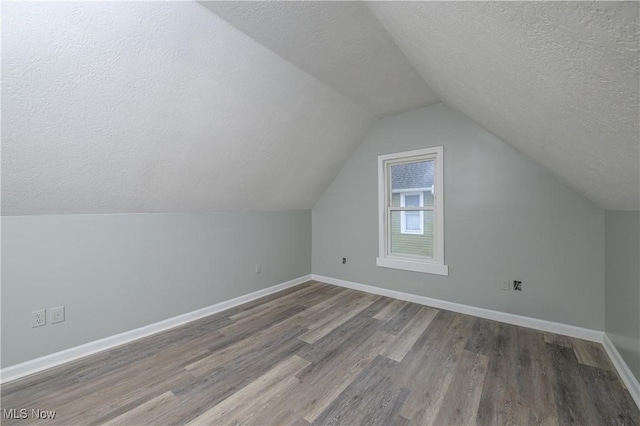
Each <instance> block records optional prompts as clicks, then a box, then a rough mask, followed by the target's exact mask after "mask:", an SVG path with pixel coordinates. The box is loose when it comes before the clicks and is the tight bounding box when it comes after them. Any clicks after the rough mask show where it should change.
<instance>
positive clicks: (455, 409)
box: [435, 351, 489, 425]
mask: <svg viewBox="0 0 640 426" xmlns="http://www.w3.org/2000/svg"><path fill="white" fill-rule="evenodd" d="M488 365H489V358H488V357H487V356H485V355H481V354H477V353H474V352H469V351H463V353H462V355H461V356H460V359H459V360H458V364H456V366H455V368H456V374H455V376H454V378H453V380H452V381H451V383H450V384H449V387H448V389H447V393H446V394H445V396H444V398H443V400H442V404H441V406H440V408H439V410H438V414H437V415H436V418H435V424H441V425H469V424H475V423H476V415H477V413H478V406H479V405H480V397H481V396H482V388H483V386H484V378H485V375H486V374H487V367H488Z"/></svg>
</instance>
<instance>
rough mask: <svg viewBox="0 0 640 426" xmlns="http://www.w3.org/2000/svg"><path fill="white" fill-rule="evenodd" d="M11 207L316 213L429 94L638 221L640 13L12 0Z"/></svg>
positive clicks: (444, 5) (7, 85)
mask: <svg viewBox="0 0 640 426" xmlns="http://www.w3.org/2000/svg"><path fill="white" fill-rule="evenodd" d="M2 9H3V10H2V77H3V82H2V213H3V214H5V215H7V214H9V215H10V214H43V213H55V214H64V213H114V212H117V213H127V212H204V211H217V210H283V209H300V208H310V207H312V206H313V205H314V203H315V202H316V200H317V199H318V198H319V197H320V196H321V194H322V193H323V192H324V190H325V189H326V187H327V186H328V185H329V183H330V182H331V180H332V179H333V178H334V177H335V175H336V174H337V173H338V171H339V170H340V167H341V166H342V164H343V162H344V161H345V160H346V158H347V157H348V155H349V154H350V152H352V151H353V149H354V148H355V146H356V145H357V144H358V142H359V141H360V140H361V139H362V137H363V136H364V134H365V133H366V132H367V130H368V129H369V128H370V126H371V125H372V123H373V121H374V120H375V118H376V117H378V116H383V115H388V114H394V113H397V112H400V111H403V110H406V109H410V108H414V107H416V106H421V105H428V104H431V103H433V102H435V101H436V100H437V99H440V100H442V101H444V102H445V103H446V104H448V105H450V106H452V107H454V108H456V109H458V110H460V111H462V112H464V113H465V114H467V115H468V116H469V117H471V118H472V119H474V120H475V121H477V122H478V123H480V124H481V125H483V126H484V127H485V128H486V129H488V130H489V131H491V132H492V133H494V134H496V135H497V136H499V137H500V138H501V139H503V140H504V141H506V142H507V143H510V144H511V145H513V146H514V147H515V148H517V149H519V150H520V151H521V152H523V153H525V154H527V155H529V156H530V157H532V158H533V159H535V160H537V161H538V162H539V163H541V164H542V165H544V166H546V167H547V168H548V169H549V170H550V171H551V172H552V173H553V174H555V175H556V176H558V177H559V178H560V179H561V180H563V181H564V182H566V183H567V184H568V185H570V186H572V187H573V188H575V189H576V190H578V191H579V192H581V193H582V194H584V195H585V196H587V197H589V198H590V199H591V200H593V201H594V202H596V203H597V204H598V205H600V206H602V207H604V208H608V209H621V210H638V209H640V123H639V115H640V107H639V85H640V83H639V82H640V75H639V73H640V71H639V70H640V63H639V62H640V60H639V48H638V44H639V40H638V37H639V35H638V34H639V24H638V3H637V2H623V3H611V2H368V3H366V4H365V3H361V2H276V3H274V2H270V3H246V2H240V3H238V2H229V3H227V2H213V3H209V2H205V3H203V4H199V3H196V2H135V1H131V2H113V3H112V2H87V3H64V2H60V3H35V2H34V3H27V2H15V3H13V2H8V3H4V4H3V8H2Z"/></svg>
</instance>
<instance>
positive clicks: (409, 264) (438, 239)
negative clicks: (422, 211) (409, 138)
mask: <svg viewBox="0 0 640 426" xmlns="http://www.w3.org/2000/svg"><path fill="white" fill-rule="evenodd" d="M422 159H429V160H433V161H434V168H435V170H434V184H433V195H434V199H433V203H434V206H433V211H434V228H433V231H434V236H433V238H434V240H435V241H434V247H433V248H434V257H433V259H429V260H426V259H422V258H418V257H411V256H398V255H395V256H394V255H390V253H389V243H390V233H391V223H390V222H391V221H390V214H389V211H390V206H391V200H390V197H391V194H392V193H393V191H392V190H391V185H390V184H391V182H390V181H391V176H390V173H389V170H390V164H401V163H403V162H415V161H418V160H422ZM413 191H414V192H415V190H413ZM376 265H377V266H381V267H385V268H394V269H403V270H407V271H414V272H423V273H429V274H437V275H449V266H448V265H445V263H444V147H443V146H436V147H432V148H424V149H416V150H412V151H405V152H398V153H393V154H385V155H379V156H378V257H377V258H376Z"/></svg>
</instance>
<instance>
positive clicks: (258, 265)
mask: <svg viewBox="0 0 640 426" xmlns="http://www.w3.org/2000/svg"><path fill="white" fill-rule="evenodd" d="M260 272H262V265H261V264H259V263H256V274H259V273H260Z"/></svg>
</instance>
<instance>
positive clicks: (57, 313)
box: [51, 306, 64, 324]
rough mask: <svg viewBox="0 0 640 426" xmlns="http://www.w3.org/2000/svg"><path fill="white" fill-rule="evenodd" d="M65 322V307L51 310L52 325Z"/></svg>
mask: <svg viewBox="0 0 640 426" xmlns="http://www.w3.org/2000/svg"><path fill="white" fill-rule="evenodd" d="M62 321H64V306H58V307H57V308H51V324H55V323H57V322H62Z"/></svg>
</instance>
